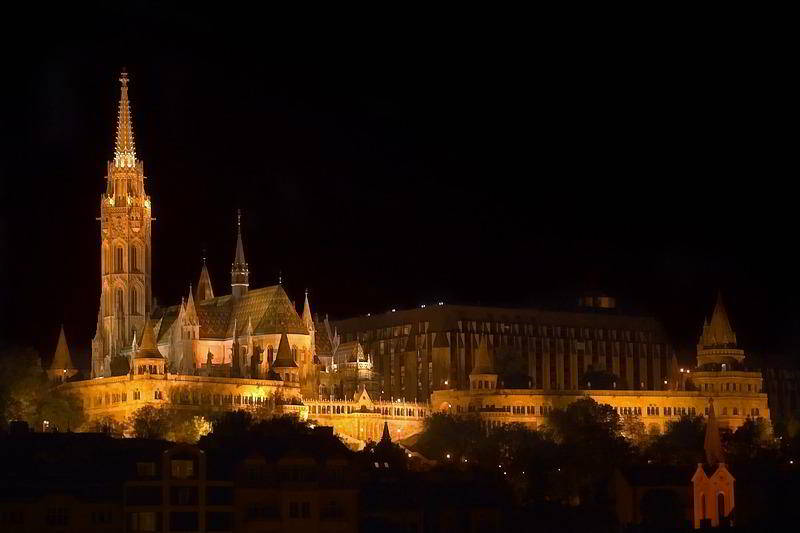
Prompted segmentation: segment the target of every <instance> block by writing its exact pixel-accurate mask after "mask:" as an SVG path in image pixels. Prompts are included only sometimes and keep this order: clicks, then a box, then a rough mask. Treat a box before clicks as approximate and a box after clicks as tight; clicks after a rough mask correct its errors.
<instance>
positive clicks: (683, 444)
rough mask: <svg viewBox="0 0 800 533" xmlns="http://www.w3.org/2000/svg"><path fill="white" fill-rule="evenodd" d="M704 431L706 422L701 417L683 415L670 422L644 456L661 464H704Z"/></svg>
mask: <svg viewBox="0 0 800 533" xmlns="http://www.w3.org/2000/svg"><path fill="white" fill-rule="evenodd" d="M705 431H706V422H705V420H704V419H703V417H702V416H691V415H684V416H682V417H681V418H680V419H679V420H670V421H669V422H667V429H666V431H665V432H664V434H663V435H660V436H658V437H656V438H655V439H654V440H653V441H652V443H651V444H650V446H649V447H648V448H647V451H646V456H647V457H648V458H649V459H651V460H652V461H654V462H657V463H661V464H672V465H693V464H697V463H702V462H705V451H704V450H703V441H704V438H705Z"/></svg>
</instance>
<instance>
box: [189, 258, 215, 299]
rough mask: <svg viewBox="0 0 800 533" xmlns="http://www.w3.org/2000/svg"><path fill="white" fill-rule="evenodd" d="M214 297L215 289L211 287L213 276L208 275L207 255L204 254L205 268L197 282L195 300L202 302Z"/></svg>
mask: <svg viewBox="0 0 800 533" xmlns="http://www.w3.org/2000/svg"><path fill="white" fill-rule="evenodd" d="M213 297H214V289H213V288H212V286H211V276H210V275H209V274H208V268H207V267H206V255H205V252H203V268H202V269H201V270H200V279H199V280H198V282H197V288H196V289H195V296H194V299H195V300H197V301H198V302H202V301H203V300H208V299H209V298H213Z"/></svg>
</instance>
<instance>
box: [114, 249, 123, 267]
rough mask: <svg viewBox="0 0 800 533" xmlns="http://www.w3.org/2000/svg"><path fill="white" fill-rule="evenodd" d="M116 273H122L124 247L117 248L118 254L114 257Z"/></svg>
mask: <svg viewBox="0 0 800 533" xmlns="http://www.w3.org/2000/svg"><path fill="white" fill-rule="evenodd" d="M114 272H122V246H117V253H116V254H115V256H114Z"/></svg>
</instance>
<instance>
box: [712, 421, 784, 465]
mask: <svg viewBox="0 0 800 533" xmlns="http://www.w3.org/2000/svg"><path fill="white" fill-rule="evenodd" d="M723 446H724V447H725V460H726V462H728V463H731V464H746V463H753V462H756V461H758V462H776V461H778V460H779V448H778V443H777V441H776V440H775V438H774V436H773V434H772V430H771V428H770V425H769V423H768V422H767V421H766V420H764V419H763V418H755V419H753V418H748V419H747V420H745V422H744V424H742V425H741V426H739V427H738V428H737V429H736V431H734V432H726V433H724V434H723Z"/></svg>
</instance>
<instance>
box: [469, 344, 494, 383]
mask: <svg viewBox="0 0 800 533" xmlns="http://www.w3.org/2000/svg"><path fill="white" fill-rule="evenodd" d="M469 388H470V389H472V390H480V389H489V390H494V389H496V388H497V373H495V371H494V365H493V364H492V360H491V358H490V357H489V347H488V345H487V341H486V337H485V336H483V337H481V341H480V344H479V345H478V351H477V352H476V354H475V365H474V366H473V367H472V372H470V373H469Z"/></svg>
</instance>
